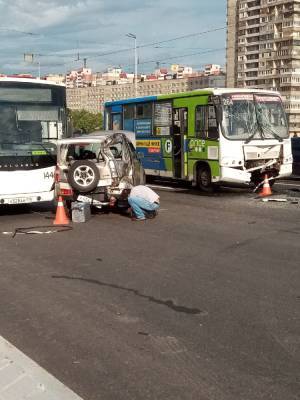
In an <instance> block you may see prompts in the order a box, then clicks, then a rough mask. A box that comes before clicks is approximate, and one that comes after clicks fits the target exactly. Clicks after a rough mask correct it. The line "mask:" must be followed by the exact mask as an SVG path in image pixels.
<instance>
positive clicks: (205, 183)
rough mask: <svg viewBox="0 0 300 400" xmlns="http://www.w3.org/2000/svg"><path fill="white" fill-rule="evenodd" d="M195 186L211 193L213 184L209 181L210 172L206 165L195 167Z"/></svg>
mask: <svg viewBox="0 0 300 400" xmlns="http://www.w3.org/2000/svg"><path fill="white" fill-rule="evenodd" d="M197 187H198V188H199V189H200V190H202V191H203V192H206V193H211V192H213V190H214V185H213V183H212V181H211V172H210V168H209V167H208V166H200V167H198V169H197Z"/></svg>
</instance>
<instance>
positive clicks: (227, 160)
mask: <svg viewBox="0 0 300 400" xmlns="http://www.w3.org/2000/svg"><path fill="white" fill-rule="evenodd" d="M242 164H243V162H242V161H241V160H236V159H234V158H231V157H223V158H222V159H221V166H223V167H235V166H241V165H242Z"/></svg>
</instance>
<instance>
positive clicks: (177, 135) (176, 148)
mask: <svg viewBox="0 0 300 400" xmlns="http://www.w3.org/2000/svg"><path fill="white" fill-rule="evenodd" d="M187 122H188V121H187V108H174V109H173V129H172V131H173V174H174V178H184V135H186V133H187Z"/></svg>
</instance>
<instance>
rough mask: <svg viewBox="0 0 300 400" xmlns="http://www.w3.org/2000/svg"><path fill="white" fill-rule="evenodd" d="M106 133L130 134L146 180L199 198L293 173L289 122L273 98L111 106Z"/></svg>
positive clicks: (218, 94)
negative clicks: (187, 188) (180, 183)
mask: <svg viewBox="0 0 300 400" xmlns="http://www.w3.org/2000/svg"><path fill="white" fill-rule="evenodd" d="M105 127H106V129H124V130H127V131H134V132H135V133H136V138H137V142H136V144H137V151H138V153H139V156H140V158H141V160H142V164H143V167H144V169H145V172H146V175H152V176H156V177H157V176H160V177H167V178H174V179H181V180H186V181H191V182H193V183H195V184H197V185H198V187H199V188H200V189H202V190H204V191H209V190H211V189H212V188H213V187H214V186H215V185H227V186H228V185H244V184H246V185H250V184H251V183H254V184H256V185H257V184H259V182H261V181H262V180H263V177H264V176H265V174H268V177H269V178H283V177H287V176H289V175H290V174H291V173H292V162H293V158H292V152H291V139H290V137H289V131H288V122H287V117H286V114H285V111H284V108H283V104H282V99H281V97H280V94H279V93H277V92H273V91H267V90H258V89H224V88H222V89H203V90H195V91H191V92H185V93H176V94H175V93H174V94H170V95H159V96H147V97H140V98H134V99H126V100H121V101H111V102H107V103H106V104H105ZM271 180H272V179H271Z"/></svg>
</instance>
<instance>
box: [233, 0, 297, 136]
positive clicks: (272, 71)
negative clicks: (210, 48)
mask: <svg viewBox="0 0 300 400" xmlns="http://www.w3.org/2000/svg"><path fill="white" fill-rule="evenodd" d="M226 71H227V81H226V84H227V87H256V88H264V89H271V90H277V91H279V92H280V93H281V95H282V96H283V100H284V104H285V108H286V111H287V113H288V115H289V124H290V133H291V135H294V134H298V135H300V0H227V65H226Z"/></svg>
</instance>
